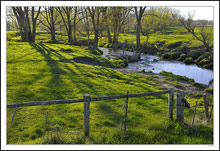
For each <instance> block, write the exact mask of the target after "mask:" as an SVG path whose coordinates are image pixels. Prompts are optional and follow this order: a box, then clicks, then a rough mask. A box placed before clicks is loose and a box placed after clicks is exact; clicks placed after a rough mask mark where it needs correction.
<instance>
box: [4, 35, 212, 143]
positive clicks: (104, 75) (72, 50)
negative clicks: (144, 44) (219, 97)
mask: <svg viewBox="0 0 220 151" xmlns="http://www.w3.org/2000/svg"><path fill="white" fill-rule="evenodd" d="M38 40H39V39H38ZM123 65H124V62H122V61H108V60H106V59H103V58H101V57H100V56H98V55H95V54H94V52H92V51H90V50H88V49H86V47H84V46H74V45H64V44H49V43H43V42H40V43H38V42H36V43H27V42H13V41H11V42H10V41H8V42H7V104H13V103H16V102H18V103H24V102H34V101H49V100H61V99H63V100H64V99H65V100H67V99H79V98H82V97H83V94H85V93H88V94H90V95H91V97H96V96H97V97H98V96H109V95H119V94H126V93H127V91H129V93H143V92H153V91H159V90H161V89H163V88H162V87H159V86H155V84H157V83H159V82H160V81H159V80H158V79H157V77H152V76H146V75H140V74H136V73H121V72H118V71H116V70H113V69H111V68H109V67H114V68H116V67H120V66H123ZM198 99H199V100H200V101H201V102H202V98H194V97H190V96H187V100H188V102H189V103H190V104H191V105H192V106H194V105H195V102H196V100H198ZM209 99H212V98H209ZM167 100H168V95H160V96H151V97H140V98H131V99H129V108H128V125H127V134H126V137H123V117H124V111H122V105H123V104H124V101H125V100H124V99H118V100H108V101H98V102H91V106H90V112H91V115H90V118H91V119H90V131H91V138H90V139H89V138H85V137H84V136H83V118H84V115H83V103H74V104H62V105H61V104H60V105H49V106H35V107H34V106H33V107H20V108H18V109H17V111H16V114H15V117H14V121H13V124H11V123H10V122H11V117H12V115H13V112H14V109H7V144H42V143H56V144H57V143H61V144H213V125H212V124H205V123H204V119H205V117H204V107H203V106H199V107H198V110H197V116H196V121H195V126H193V127H192V126H190V123H191V120H192V116H193V110H194V109H193V108H190V109H185V124H181V123H179V122H176V121H175V120H174V121H169V120H168V118H167V111H168V107H167V106H168V104H167ZM174 113H175V109H174ZM47 114H48V116H47ZM46 117H47V124H46V129H45V123H46ZM174 119H175V118H174ZM45 130H46V131H45ZM44 136H45V139H44Z"/></svg>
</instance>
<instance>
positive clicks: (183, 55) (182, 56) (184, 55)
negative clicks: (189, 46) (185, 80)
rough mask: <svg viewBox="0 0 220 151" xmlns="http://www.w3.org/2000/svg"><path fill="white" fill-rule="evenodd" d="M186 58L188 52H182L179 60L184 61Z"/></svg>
mask: <svg viewBox="0 0 220 151" xmlns="http://www.w3.org/2000/svg"><path fill="white" fill-rule="evenodd" d="M184 59H186V54H181V55H180V57H179V58H178V59H177V60H179V61H183V60H184Z"/></svg>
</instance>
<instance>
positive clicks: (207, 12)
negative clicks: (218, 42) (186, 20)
mask: <svg viewBox="0 0 220 151" xmlns="http://www.w3.org/2000/svg"><path fill="white" fill-rule="evenodd" d="M172 8H175V9H178V10H180V13H181V14H182V15H186V16H187V14H188V12H190V13H194V17H193V19H195V20H197V19H207V20H213V15H214V14H213V7H172Z"/></svg>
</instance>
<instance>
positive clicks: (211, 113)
mask: <svg viewBox="0 0 220 151" xmlns="http://www.w3.org/2000/svg"><path fill="white" fill-rule="evenodd" d="M212 111H213V104H212V108H211V112H210V115H209V119H210V118H211V117H212Z"/></svg>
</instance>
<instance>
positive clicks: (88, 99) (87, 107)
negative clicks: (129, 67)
mask: <svg viewBox="0 0 220 151" xmlns="http://www.w3.org/2000/svg"><path fill="white" fill-rule="evenodd" d="M161 94H169V97H168V118H169V119H171V120H172V119H173V106H174V89H173V88H170V89H169V90H165V91H158V92H148V93H137V94H128V93H127V94H126V95H114V96H103V97H90V95H89V94H84V98H83V99H76V100H55V101H41V102H28V103H16V104H8V105H7V108H15V111H14V114H15V112H16V108H17V107H25V106H37V105H52V104H65V103H79V102H84V134H85V136H87V137H89V127H90V126H89V123H90V102H91V101H104V100H110V99H121V98H126V100H127V101H128V98H131V97H143V96H153V95H161ZM183 100H184V95H177V104H178V105H177V106H176V108H177V112H176V117H177V120H179V121H180V122H183V121H184V106H183V105H184V104H183ZM126 107H127V106H126ZM13 117H14V115H13ZM125 130H126V128H125Z"/></svg>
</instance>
